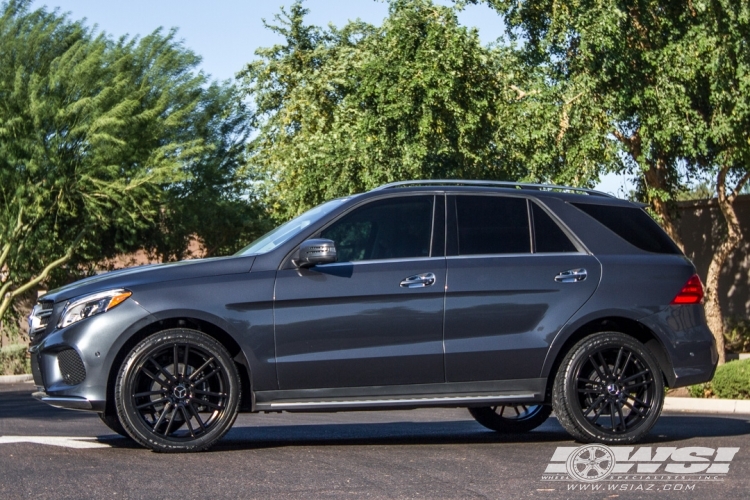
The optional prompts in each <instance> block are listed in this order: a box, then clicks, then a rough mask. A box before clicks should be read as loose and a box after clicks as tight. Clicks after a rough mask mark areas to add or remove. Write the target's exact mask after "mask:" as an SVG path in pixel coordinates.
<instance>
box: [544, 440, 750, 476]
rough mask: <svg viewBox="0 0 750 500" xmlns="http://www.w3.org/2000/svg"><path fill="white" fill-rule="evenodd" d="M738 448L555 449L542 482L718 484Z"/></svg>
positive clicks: (588, 446)
mask: <svg viewBox="0 0 750 500" xmlns="http://www.w3.org/2000/svg"><path fill="white" fill-rule="evenodd" d="M738 451H740V449H739V448H705V447H701V446H687V447H683V448H677V447H672V446H659V447H657V448H656V449H654V448H652V447H650V446H641V447H639V448H638V449H635V447H633V446H615V447H611V448H610V447H609V446H605V445H602V444H590V445H586V446H580V447H577V448H576V447H568V446H558V447H557V449H556V450H555V453H554V454H553V455H552V459H551V460H550V463H549V464H548V465H547V468H546V469H545V471H544V475H543V476H542V480H545V481H571V480H573V481H586V482H594V481H603V480H609V481H646V480H648V481H674V480H682V481H685V480H687V481H717V480H718V481H720V480H722V478H723V476H724V475H725V474H727V473H728V472H729V464H730V463H731V462H732V459H733V458H734V456H735V455H736V454H737V452H738Z"/></svg>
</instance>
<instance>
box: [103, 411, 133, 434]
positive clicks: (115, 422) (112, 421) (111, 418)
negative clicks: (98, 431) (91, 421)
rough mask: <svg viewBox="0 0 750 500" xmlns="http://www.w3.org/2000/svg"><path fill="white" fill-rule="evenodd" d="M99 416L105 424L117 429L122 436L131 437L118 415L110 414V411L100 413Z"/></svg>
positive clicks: (114, 429) (111, 428)
mask: <svg viewBox="0 0 750 500" xmlns="http://www.w3.org/2000/svg"><path fill="white" fill-rule="evenodd" d="M99 418H100V419H101V420H102V422H103V423H104V425H106V426H107V427H109V428H110V430H113V431H115V432H116V433H117V434H119V435H120V436H123V437H126V438H128V439H130V436H129V435H128V433H127V431H126V430H125V428H124V427H123V426H122V424H121V423H120V419H119V418H117V415H110V414H108V413H100V414H99Z"/></svg>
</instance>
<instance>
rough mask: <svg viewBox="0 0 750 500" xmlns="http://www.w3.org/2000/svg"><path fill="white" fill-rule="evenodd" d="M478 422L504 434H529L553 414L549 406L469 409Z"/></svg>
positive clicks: (503, 406) (505, 406)
mask: <svg viewBox="0 0 750 500" xmlns="http://www.w3.org/2000/svg"><path fill="white" fill-rule="evenodd" d="M469 413H471V416H472V417H474V418H475V419H476V421H477V422H479V423H480V424H482V425H483V426H485V427H487V428H488V429H492V430H493V431H497V432H500V433H504V434H509V433H516V432H529V431H530V430H532V429H536V428H537V427H539V426H540V425H542V424H543V423H544V422H545V421H546V420H547V419H548V418H549V416H550V414H552V407H551V406H549V405H520V404H519V405H501V406H483V407H481V408H469Z"/></svg>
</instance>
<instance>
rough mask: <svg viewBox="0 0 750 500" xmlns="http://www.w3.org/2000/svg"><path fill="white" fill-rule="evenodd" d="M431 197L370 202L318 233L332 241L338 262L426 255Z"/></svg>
mask: <svg viewBox="0 0 750 500" xmlns="http://www.w3.org/2000/svg"><path fill="white" fill-rule="evenodd" d="M432 200H433V196H408V197H399V198H390V199H387V200H381V201H374V202H371V203H368V204H367V205H365V206H363V207H360V208H357V209H355V210H354V211H352V212H351V213H349V214H347V215H345V216H344V217H342V218H341V219H339V220H337V221H336V222H334V223H333V224H331V225H330V226H329V227H327V228H326V229H324V230H323V231H322V232H321V233H320V237H321V238H327V239H331V240H333V241H334V242H335V243H336V251H337V253H338V260H339V262H350V261H357V260H374V259H406V258H414V257H429V255H430V238H431V233H432Z"/></svg>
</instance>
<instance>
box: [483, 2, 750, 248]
mask: <svg viewBox="0 0 750 500" xmlns="http://www.w3.org/2000/svg"><path fill="white" fill-rule="evenodd" d="M487 3H488V4H490V5H491V6H493V7H495V8H496V9H497V10H498V11H499V12H500V13H502V14H503V15H504V17H505V20H506V23H507V26H508V29H509V35H510V37H511V38H513V37H519V36H520V37H524V38H525V40H526V46H525V57H526V58H527V60H529V61H533V62H534V63H535V64H543V65H547V66H549V67H550V68H553V69H554V73H553V79H554V80H555V81H557V82H565V84H566V85H570V86H576V87H580V88H582V89H584V91H585V96H586V97H585V99H582V104H584V105H585V106H588V107H589V108H590V112H591V114H592V115H598V116H600V117H601V118H602V123H601V124H602V125H603V126H602V127H600V128H599V133H600V134H602V136H606V135H610V136H614V137H616V138H617V140H618V146H619V147H620V148H621V151H622V153H623V154H624V155H625V163H624V164H623V165H622V166H623V167H626V168H627V169H628V170H629V171H631V172H632V173H634V174H637V175H638V178H639V179H641V184H640V189H639V195H640V198H641V199H644V200H647V201H650V202H651V203H652V204H653V205H654V208H655V209H656V211H657V212H658V213H659V214H660V216H661V217H662V218H663V219H664V221H665V224H667V225H668V226H669V225H670V224H671V215H672V214H671V210H672V206H673V201H674V199H675V197H676V196H677V195H678V193H679V192H680V191H681V190H682V186H683V185H684V184H685V183H686V182H687V181H690V180H691V179H696V178H698V180H702V178H704V176H705V174H706V173H710V174H713V175H714V176H716V175H717V173H718V171H719V170H720V169H721V168H722V167H726V168H727V169H728V172H729V179H728V181H731V180H735V181H738V180H739V179H740V178H741V177H742V175H744V173H745V172H747V170H748V168H747V165H748V161H747V159H748V154H749V153H750V143H748V141H747V130H748V126H750V121H749V119H750V93H748V92H747V89H748V87H749V86H750V51H748V50H747V47H748V43H749V42H750V5H749V4H748V3H747V2H735V1H732V0H718V1H714V2H707V1H696V2H692V3H689V4H688V5H687V6H686V5H685V4H683V3H680V2H670V1H664V0H640V1H637V2H620V1H615V0H607V1H604V2H585V1H573V2H565V3H564V5H563V4H560V3H559V2H555V1H553V0H543V1H539V2H511V1H507V0H487ZM738 187H739V188H740V189H741V188H742V185H741V184H740V185H739V186H738ZM667 229H668V230H670V233H671V234H672V235H673V236H675V235H676V233H675V232H674V231H671V228H670V227H668V228H667Z"/></svg>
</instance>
